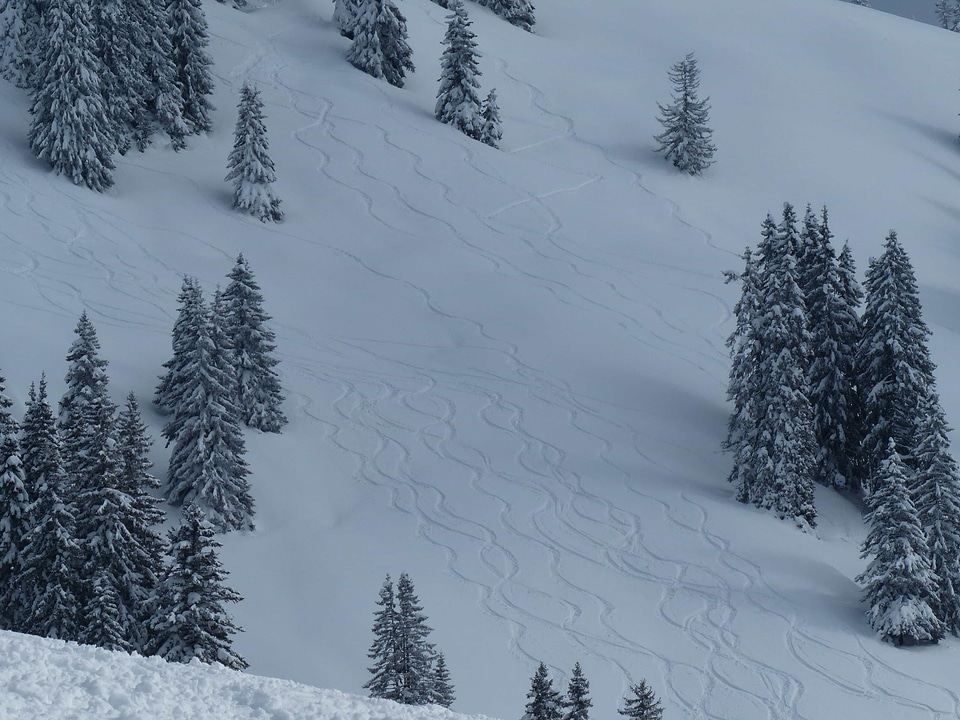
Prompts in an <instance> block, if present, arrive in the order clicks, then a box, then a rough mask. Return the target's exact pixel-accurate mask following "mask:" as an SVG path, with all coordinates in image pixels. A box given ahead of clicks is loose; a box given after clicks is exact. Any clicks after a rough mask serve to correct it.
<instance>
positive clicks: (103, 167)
mask: <svg viewBox="0 0 960 720" xmlns="http://www.w3.org/2000/svg"><path fill="white" fill-rule="evenodd" d="M0 32H2V37H0V42H2V71H3V74H4V75H5V76H6V77H7V78H8V79H10V80H11V81H13V82H14V83H16V84H17V85H18V86H19V87H21V88H23V89H25V90H27V91H28V92H30V94H31V96H32V105H31V108H30V113H31V115H32V116H33V120H32V124H31V127H30V133H29V139H30V147H31V148H32V150H33V152H34V154H35V155H36V156H37V157H38V158H40V159H41V160H45V161H47V162H48V163H49V164H50V166H51V167H52V169H53V170H54V172H56V173H57V174H63V175H66V176H67V177H69V178H70V179H71V180H72V181H73V182H74V183H76V184H84V185H86V186H87V187H90V188H92V189H94V190H98V191H102V190H104V189H105V188H108V187H110V186H111V185H112V184H113V177H112V173H111V171H112V170H113V169H114V167H115V166H114V162H113V157H114V155H115V154H116V153H118V152H119V153H121V154H123V153H125V152H126V151H127V150H128V149H129V148H130V147H131V145H133V144H135V145H136V146H137V148H138V149H140V150H141V151H142V150H144V149H145V148H146V147H147V145H148V144H149V142H150V138H151V136H152V135H153V134H154V133H155V132H156V131H157V130H158V129H159V130H161V131H163V132H164V133H166V134H167V136H168V137H169V138H170V142H171V145H172V146H173V148H174V149H180V148H183V147H184V146H185V137H186V136H187V135H190V134H196V133H202V132H206V131H208V130H210V127H211V124H210V117H209V112H210V110H211V109H212V106H211V104H210V102H209V100H208V96H209V95H210V93H211V92H212V90H213V82H212V80H211V76H210V65H211V62H212V61H211V59H210V56H209V55H208V54H207V51H206V46H207V44H208V37H207V23H206V18H205V16H204V13H203V8H202V7H201V4H200V1H199V0H162V1H161V0H131V2H119V1H118V0H102V1H101V2H97V3H92V2H90V0H47V1H46V2H36V1H35V0H6V1H5V3H4V4H3V6H2V10H0Z"/></svg>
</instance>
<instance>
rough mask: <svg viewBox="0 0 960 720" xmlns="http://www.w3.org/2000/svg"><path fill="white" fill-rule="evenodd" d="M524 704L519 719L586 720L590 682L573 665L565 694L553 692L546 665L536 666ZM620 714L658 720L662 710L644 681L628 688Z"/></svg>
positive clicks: (578, 668)
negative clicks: (521, 715) (522, 712)
mask: <svg viewBox="0 0 960 720" xmlns="http://www.w3.org/2000/svg"><path fill="white" fill-rule="evenodd" d="M527 701H528V702H527V704H526V706H525V708H524V714H523V717H522V718H521V720H590V708H591V707H593V701H592V700H591V699H590V683H589V682H588V681H587V679H586V677H584V674H583V669H582V668H581V667H580V663H576V664H575V665H574V666H573V671H572V672H571V673H570V680H569V682H568V683H567V693H566V695H561V693H560V691H558V690H556V689H554V687H553V680H552V679H551V678H550V677H549V675H548V673H547V666H546V665H545V664H544V663H540V665H539V666H538V667H537V671H536V672H535V673H534V675H533V678H532V680H531V681H530V691H529V692H528V693H527ZM617 712H619V713H620V714H621V715H623V716H625V717H628V718H631V719H632V720H661V718H662V717H663V708H662V707H661V705H660V701H659V700H658V699H657V697H656V695H655V694H654V692H653V690H652V689H651V688H650V686H649V685H647V683H646V681H645V680H641V681H640V682H639V683H638V684H634V685H631V686H630V692H629V694H628V695H627V696H626V697H625V698H623V708H621V709H620V710H618V711H617Z"/></svg>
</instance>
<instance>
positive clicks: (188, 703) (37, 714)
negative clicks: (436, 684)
mask: <svg viewBox="0 0 960 720" xmlns="http://www.w3.org/2000/svg"><path fill="white" fill-rule="evenodd" d="M0 688H3V691H2V692H0V718H3V720H13V719H14V718H15V719H16V720H33V719H34V718H36V719H37V720H54V719H56V720H67V719H68V718H69V720H135V719H136V720H139V718H150V719H151V720H167V719H168V718H169V719H170V720H173V719H174V718H176V719H177V720H191V719H192V718H197V719H198V720H200V719H201V718H202V720H248V719H251V720H252V719H254V718H255V719H256V720H301V719H302V720H327V719H329V720H333V719H334V718H336V720H387V719H389V720H454V718H466V717H467V716H463V715H459V714H457V713H453V712H451V711H449V710H446V709H444V708H440V707H436V706H428V707H408V706H403V705H397V704H396V703H393V702H389V701H386V700H368V699H366V698H361V697H357V696H355V695H347V694H345V693H341V692H337V691H335V690H319V689H317V688H313V687H309V686H307V685H300V684H298V683H294V682H291V681H289V680H277V679H275V678H265V677H257V676H254V675H247V674H244V673H239V672H235V671H233V670H227V669H226V668H220V667H211V666H209V665H201V664H199V663H195V664H192V665H179V664H176V663H167V662H164V661H163V660H160V659H158V658H144V657H140V656H131V655H127V654H125V653H118V652H109V651H107V650H102V649H100V648H94V647H89V646H81V645H76V644H74V643H65V642H60V641H57V640H46V639H43V638H37V637H32V636H30V635H20V634H18V633H10V632H0ZM474 717H476V718H478V720H479V718H481V717H482V716H474Z"/></svg>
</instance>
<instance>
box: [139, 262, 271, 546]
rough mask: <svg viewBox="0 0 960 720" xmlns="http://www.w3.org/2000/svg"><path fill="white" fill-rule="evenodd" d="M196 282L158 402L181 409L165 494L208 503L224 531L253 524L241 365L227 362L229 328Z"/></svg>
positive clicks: (187, 295)
mask: <svg viewBox="0 0 960 720" xmlns="http://www.w3.org/2000/svg"><path fill="white" fill-rule="evenodd" d="M192 284H195V283H189V282H188V281H185V282H184V285H185V290H184V293H183V295H182V297H183V298H184V305H183V306H182V307H181V317H180V318H178V321H177V322H178V325H180V330H179V335H178V333H177V331H176V329H175V335H178V337H176V339H175V341H174V342H175V344H174V358H173V360H172V361H171V363H170V365H169V367H170V371H171V372H170V373H168V375H167V377H165V378H164V381H163V382H162V383H161V387H160V388H158V391H157V399H158V401H160V402H158V404H160V405H161V406H162V407H169V408H170V409H171V410H172V413H173V416H172V418H171V419H170V421H169V422H168V423H167V425H166V426H165V427H164V429H163V435H164V437H165V438H166V439H167V444H170V443H171V442H172V443H174V448H173V453H172V455H171V457H170V466H169V469H168V474H167V486H166V489H165V495H166V497H167V499H168V500H169V501H170V503H171V504H173V505H183V504H187V503H190V502H194V501H199V502H202V503H204V504H205V505H206V506H207V507H208V509H209V516H210V522H211V523H212V524H213V525H214V527H216V528H217V529H218V530H221V531H227V530H241V529H247V530H252V529H253V499H252V498H251V497H250V487H249V484H248V482H247V479H246V478H247V475H248V474H249V470H248V469H247V464H246V461H245V460H244V459H243V455H244V453H245V444H244V441H243V435H242V433H241V431H240V426H239V412H238V410H237V407H236V404H235V401H234V397H235V393H236V376H235V374H234V373H235V370H234V368H233V367H231V366H229V365H228V363H227V362H226V360H227V358H228V353H226V352H225V348H222V347H220V348H218V347H217V344H216V342H215V337H216V336H217V335H218V334H220V333H222V331H221V330H220V329H218V328H215V327H214V323H215V322H218V320H217V318H216V317H212V316H211V313H210V311H209V310H208V309H207V307H206V306H205V305H204V304H203V301H202V298H200V297H199V296H198V294H197V293H198V290H199V289H198V288H197V289H196V290H195V289H193V288H192V287H191V285H192ZM181 320H182V322H181ZM222 334H224V335H225V332H223V333H222ZM168 378H169V381H168Z"/></svg>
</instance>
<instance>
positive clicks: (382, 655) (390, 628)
mask: <svg viewBox="0 0 960 720" xmlns="http://www.w3.org/2000/svg"><path fill="white" fill-rule="evenodd" d="M377 607H378V610H377V611H376V613H375V614H374V616H373V644H372V645H371V646H370V650H369V651H368V652H367V657H369V658H370V659H371V660H372V661H373V667H371V668H369V670H370V673H371V674H372V675H373V677H372V678H370V679H369V680H368V681H367V682H366V683H364V685H363V687H364V688H365V689H367V690H369V691H370V697H373V698H383V699H385V700H394V701H397V702H399V700H400V698H401V685H400V675H399V670H398V661H397V600H396V593H395V592H394V587H393V581H392V580H391V579H390V575H389V574H388V575H387V577H386V579H385V580H384V581H383V585H382V586H381V587H380V597H379V599H378V600H377Z"/></svg>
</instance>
